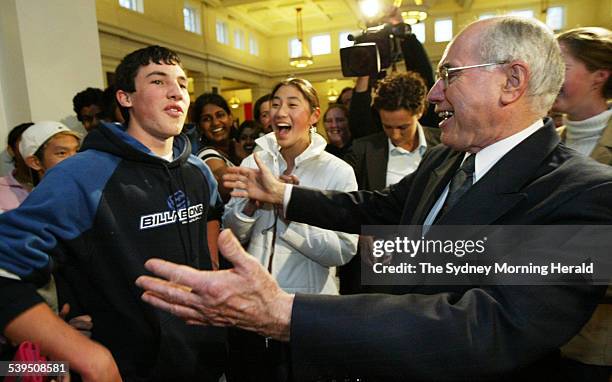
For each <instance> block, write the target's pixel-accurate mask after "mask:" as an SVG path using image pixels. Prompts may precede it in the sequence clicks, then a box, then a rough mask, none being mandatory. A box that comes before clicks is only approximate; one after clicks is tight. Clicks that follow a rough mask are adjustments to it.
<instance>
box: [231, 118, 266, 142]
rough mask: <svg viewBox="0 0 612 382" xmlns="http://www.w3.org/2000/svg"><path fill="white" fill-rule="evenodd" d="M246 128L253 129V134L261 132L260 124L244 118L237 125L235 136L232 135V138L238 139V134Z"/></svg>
mask: <svg viewBox="0 0 612 382" xmlns="http://www.w3.org/2000/svg"><path fill="white" fill-rule="evenodd" d="M246 129H253V130H255V134H257V135H260V134H261V124H260V123H259V122H258V121H252V120H246V121H244V122H242V123H241V124H240V126H239V127H238V129H237V130H236V136H235V137H234V139H235V140H239V139H240V135H241V134H242V132H243V131H244V130H246Z"/></svg>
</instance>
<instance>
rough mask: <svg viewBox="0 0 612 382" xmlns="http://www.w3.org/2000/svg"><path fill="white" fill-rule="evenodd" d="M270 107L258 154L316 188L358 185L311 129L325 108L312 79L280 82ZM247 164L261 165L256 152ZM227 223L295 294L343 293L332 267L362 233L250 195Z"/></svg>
mask: <svg viewBox="0 0 612 382" xmlns="http://www.w3.org/2000/svg"><path fill="white" fill-rule="evenodd" d="M270 111H271V115H272V127H273V130H274V131H273V132H272V133H269V134H267V135H265V136H263V137H261V138H259V139H257V140H256V141H255V143H256V144H257V147H256V148H255V152H257V155H258V157H259V158H260V159H261V161H262V162H263V163H265V165H266V166H268V167H269V168H270V170H271V171H272V172H273V173H274V174H275V175H276V176H278V177H279V178H281V179H283V180H285V181H288V182H295V183H297V182H299V184H300V185H302V186H307V187H313V188H320V189H326V190H339V191H354V190H356V189H357V181H356V180H355V174H354V172H353V169H352V168H351V167H350V166H349V165H348V164H347V163H346V162H344V161H342V160H341V159H338V158H337V157H335V156H333V155H331V154H329V153H328V152H326V151H325V146H326V142H325V140H324V139H323V137H321V136H320V135H319V134H317V133H316V132H314V131H311V130H312V129H311V126H312V125H313V124H314V123H316V122H317V120H318V118H319V115H320V110H319V103H318V99H317V96H316V92H315V90H314V88H312V85H310V83H308V82H307V81H305V80H302V79H295V78H293V79H289V80H285V81H283V82H281V83H280V84H278V85H277V86H276V87H275V88H274V90H273V92H272V100H271V110H270ZM241 166H244V167H251V168H257V165H256V163H255V160H254V158H253V154H252V155H250V156H248V157H247V158H245V159H244V160H243V162H242V164H241ZM223 225H224V226H225V227H226V228H230V229H231V230H232V231H233V232H234V234H235V235H236V236H237V237H238V238H239V239H240V240H241V242H242V243H243V244H246V243H248V252H249V253H250V254H251V255H253V256H255V257H256V258H257V259H258V260H259V261H260V262H261V264H263V265H264V266H265V267H267V268H268V270H269V271H270V272H271V273H272V275H273V276H274V277H275V278H276V280H277V281H278V282H279V284H280V286H281V288H283V289H284V290H285V291H287V292H290V293H297V292H299V293H319V294H338V288H337V286H336V283H335V282H334V277H333V274H332V273H333V272H331V271H330V268H332V267H334V266H339V265H342V264H345V263H347V262H348V261H349V260H350V259H351V257H352V256H353V255H354V254H355V252H356V251H357V238H358V236H357V235H350V234H346V233H340V232H335V231H329V230H325V229H321V228H317V227H313V226H309V225H307V224H302V223H296V222H290V221H287V220H285V219H284V216H283V213H282V211H277V210H275V208H274V207H273V206H271V205H265V204H264V205H261V206H260V205H256V204H255V203H253V202H250V201H248V200H247V199H244V198H232V199H231V200H230V201H229V203H228V204H227V205H226V207H225V214H224V215H223Z"/></svg>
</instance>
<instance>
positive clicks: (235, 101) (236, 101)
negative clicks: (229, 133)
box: [227, 93, 240, 109]
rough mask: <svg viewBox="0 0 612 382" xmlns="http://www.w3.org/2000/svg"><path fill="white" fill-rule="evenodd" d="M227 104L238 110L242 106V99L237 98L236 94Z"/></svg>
mask: <svg viewBox="0 0 612 382" xmlns="http://www.w3.org/2000/svg"><path fill="white" fill-rule="evenodd" d="M227 103H228V104H229V106H230V107H231V108H232V109H238V106H240V98H238V97H236V93H234V95H233V96H232V98H230V99H229V101H227Z"/></svg>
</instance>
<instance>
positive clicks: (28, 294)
mask: <svg viewBox="0 0 612 382" xmlns="http://www.w3.org/2000/svg"><path fill="white" fill-rule="evenodd" d="M83 154H85V153H83ZM83 154H80V157H81V158H82V159H83V160H81V161H73V160H72V159H73V158H69V159H67V160H65V161H64V162H62V163H60V164H58V165H57V166H55V167H54V168H52V169H51V170H50V171H48V172H47V173H46V174H45V177H44V178H43V180H42V182H41V183H40V184H39V185H38V186H37V187H36V189H35V190H34V191H33V192H32V193H31V194H30V195H29V196H28V198H26V200H25V201H24V202H23V204H22V205H21V206H20V207H19V208H16V209H14V210H11V211H9V212H7V213H4V214H2V215H0V238H1V240H0V277H1V279H0V281H1V282H0V319H1V321H0V325H3V326H2V328H4V326H5V325H6V324H7V323H8V322H9V321H10V320H11V319H12V318H14V317H15V316H17V315H19V314H20V313H21V312H23V311H24V310H26V309H28V308H29V307H31V306H33V305H35V304H36V303H38V302H40V299H39V297H38V296H37V295H36V291H35V290H36V288H38V287H40V286H42V285H44V284H46V283H47V282H48V281H49V277H50V274H51V270H52V265H53V261H52V256H53V255H55V254H60V253H61V251H62V250H63V248H64V245H63V243H64V242H67V241H69V240H73V239H75V238H77V237H78V236H79V235H81V233H83V232H84V231H86V230H88V229H90V228H91V226H92V224H93V219H94V215H95V213H96V210H97V207H98V203H99V201H100V198H101V194H102V192H101V189H102V187H103V185H104V184H105V183H106V181H107V180H108V178H109V177H110V176H111V175H112V173H113V171H114V169H115V167H116V162H117V161H114V160H112V159H110V158H108V157H107V158H106V159H109V160H105V157H104V156H103V157H99V156H97V157H96V158H88V155H83ZM83 157H85V158H83ZM79 163H81V164H83V163H84V164H85V165H84V166H83V165H80V164H79ZM92 165H93V166H95V171H94V170H92V168H91V166H92Z"/></svg>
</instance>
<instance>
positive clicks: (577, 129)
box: [565, 108, 612, 155]
mask: <svg viewBox="0 0 612 382" xmlns="http://www.w3.org/2000/svg"><path fill="white" fill-rule="evenodd" d="M610 118H612V108H609V109H608V110H606V111H604V112H603V113H600V114H597V115H594V116H592V117H591V118H587V119H585V120H582V121H571V120H569V119H565V129H566V130H565V131H566V136H565V144H566V145H567V146H568V147H571V148H572V149H574V150H576V151H578V152H580V153H582V154H584V155H590V154H591V152H592V151H593V149H594V148H595V145H596V144H597V141H598V140H599V137H601V134H602V133H603V131H604V129H605V128H606V126H607V125H608V121H609V120H610Z"/></svg>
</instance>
